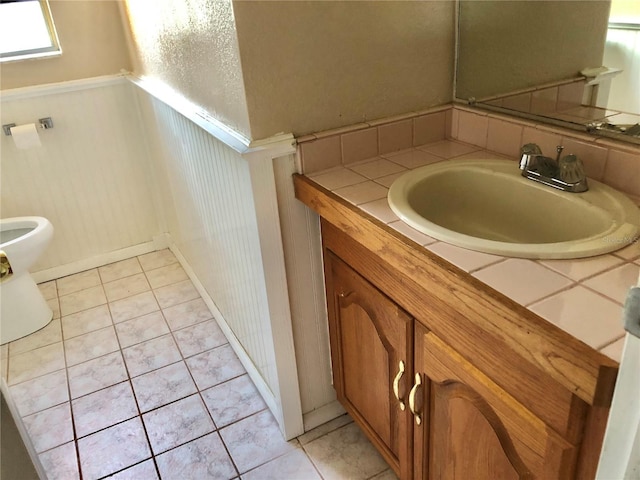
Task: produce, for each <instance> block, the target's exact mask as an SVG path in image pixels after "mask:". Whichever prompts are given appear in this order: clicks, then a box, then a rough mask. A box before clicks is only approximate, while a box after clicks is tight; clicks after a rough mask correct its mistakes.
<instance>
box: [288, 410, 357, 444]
mask: <svg viewBox="0 0 640 480" xmlns="http://www.w3.org/2000/svg"><path fill="white" fill-rule="evenodd" d="M351 422H353V419H352V418H351V417H350V416H349V415H347V414H344V415H340V416H339V417H338V418H334V419H333V420H331V421H329V422H327V423H323V424H322V425H320V426H318V427H316V428H314V429H313V430H309V431H308V432H305V433H304V434H302V435H300V436H299V437H298V441H299V442H300V444H301V445H306V444H307V443H309V442H313V441H314V440H316V439H318V438H320V437H322V436H324V435H326V434H327V433H330V432H333V431H334V430H337V429H338V428H340V427H344V426H345V425H347V424H349V423H351Z"/></svg>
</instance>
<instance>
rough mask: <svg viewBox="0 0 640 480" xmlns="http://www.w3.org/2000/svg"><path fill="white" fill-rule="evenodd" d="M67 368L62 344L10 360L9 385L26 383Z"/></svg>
mask: <svg viewBox="0 0 640 480" xmlns="http://www.w3.org/2000/svg"><path fill="white" fill-rule="evenodd" d="M64 367H65V363H64V351H63V348H62V342H58V343H54V344H52V345H47V346H46V347H40V348H36V349H35V350H30V351H28V352H25V353H21V354H19V355H16V356H11V357H10V358H9V373H8V378H9V382H8V383H9V385H15V384H17V383H21V382H25V381H27V380H31V379H33V378H36V377H40V376H42V375H46V374H47V373H51V372H55V371H56V370H61V369H63V368H64Z"/></svg>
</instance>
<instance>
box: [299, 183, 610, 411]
mask: <svg viewBox="0 0 640 480" xmlns="http://www.w3.org/2000/svg"><path fill="white" fill-rule="evenodd" d="M294 186H295V192H296V198H298V199H299V200H300V201H302V202H303V203H304V204H305V205H307V206H308V207H309V208H311V209H312V210H314V211H315V212H316V213H318V214H319V215H320V216H321V217H323V218H324V219H326V220H327V221H328V222H329V223H331V224H333V225H334V226H336V227H337V228H338V229H340V230H341V231H343V232H344V233H345V234H347V235H348V236H349V237H351V238H353V239H354V240H355V241H357V242H358V243H360V244H361V245H363V246H364V247H365V248H367V249H368V250H370V251H372V252H374V253H375V254H376V255H377V256H379V257H380V258H381V260H383V261H384V262H386V263H388V264H390V265H393V267H394V268H396V269H397V270H398V272H399V273H401V274H402V275H405V276H407V277H409V278H425V279H426V278H428V279H430V290H429V294H430V295H431V296H433V297H435V298H437V299H440V300H442V301H444V302H445V303H447V300H448V301H449V303H450V302H451V300H452V299H453V300H455V301H456V309H457V312H458V313H459V314H460V315H461V316H462V317H464V318H466V319H467V320H469V321H471V322H473V323H474V325H476V326H477V327H479V328H481V329H482V331H484V332H486V333H488V334H489V335H491V336H493V337H495V338H498V339H500V340H501V341H502V342H504V343H505V344H507V345H508V346H509V347H510V348H511V349H513V351H515V352H517V353H518V354H519V355H520V356H521V357H522V358H524V359H525V360H526V361H528V362H529V363H531V364H533V365H535V366H536V367H537V368H539V369H541V370H542V371H544V372H545V373H546V374H548V375H549V376H550V377H551V378H553V379H554V380H555V381H557V382H558V383H559V384H561V385H562V386H563V387H564V388H566V389H567V390H569V391H570V392H572V393H574V394H575V395H577V396H578V397H579V398H581V399H582V400H584V401H585V402H587V403H588V404H590V405H599V406H607V405H609V404H610V402H611V397H612V394H613V387H614V385H615V379H616V376H617V371H618V364H617V362H615V361H613V360H611V359H610V358H608V357H606V356H605V355H603V354H601V353H599V352H597V351H596V350H594V349H592V348H591V347H589V346H588V345H585V344H584V343H582V342H580V341H579V340H578V339H576V338H575V337H573V336H571V335H570V334H568V333H566V332H564V331H563V330H561V329H560V328H558V327H556V326H555V325H553V324H551V323H549V322H548V321H546V320H544V319H542V318H540V317H539V316H537V315H536V314H535V313H533V312H531V311H529V310H527V309H526V308H525V307H523V306H522V305H519V304H517V303H516V302H514V301H513V300H511V299H509V298H507V297H506V296H505V295H503V294H502V293H499V292H497V291H495V290H494V289H492V288H491V287H489V286H487V285H486V284H484V283H483V282H481V281H480V280H478V279H476V278H475V277H473V276H471V275H469V274H468V273H466V272H464V271H462V270H460V269H459V268H457V267H456V266H454V265H451V264H450V263H449V262H447V261H445V260H444V259H442V258H440V257H439V256H437V255H436V254H434V253H433V252H430V251H428V250H427V249H425V248H423V247H420V246H419V245H417V244H416V243H414V242H413V241H412V240H410V239H408V238H406V237H404V236H403V235H402V234H400V233H399V232H397V231H395V230H394V229H392V228H390V227H388V226H387V225H385V224H383V223H382V222H380V221H379V220H377V219H375V218H374V217H372V216H370V215H368V214H367V213H366V212H364V211H362V210H361V209H359V208H358V207H356V206H354V205H351V204H350V203H348V202H346V201H345V200H343V199H341V198H340V197H338V196H337V195H335V194H333V193H332V192H330V191H328V190H327V189H325V188H323V187H321V186H320V185H318V184H316V183H315V182H313V181H312V180H310V179H309V178H307V177H305V176H303V175H294ZM454 297H455V298H454ZM464 298H467V299H468V300H469V302H465V301H462V300H461V299H464ZM469 304H472V305H473V306H471V307H470V306H469ZM478 308H480V309H481V310H482V311H483V312H485V313H489V315H485V316H482V315H478ZM436 333H439V334H441V332H436ZM445 333H446V332H445Z"/></svg>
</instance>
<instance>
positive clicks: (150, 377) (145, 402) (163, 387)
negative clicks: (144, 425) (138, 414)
mask: <svg viewBox="0 0 640 480" xmlns="http://www.w3.org/2000/svg"><path fill="white" fill-rule="evenodd" d="M131 383H132V384H133V390H134V391H135V394H136V398H137V399H138V405H140V411H142V412H147V411H149V410H152V409H154V408H157V407H161V406H162V405H166V404H168V403H171V402H174V401H176V400H179V399H181V398H184V397H188V396H189V395H192V394H194V393H196V392H197V391H198V389H197V388H196V385H195V383H193V379H192V378H191V374H190V373H189V370H188V369H187V366H186V365H185V363H184V362H183V361H180V362H177V363H173V364H171V365H167V366H166V367H162V368H159V369H158V370H154V371H152V372H149V373H146V374H144V375H140V376H139V377H135V378H133V379H131Z"/></svg>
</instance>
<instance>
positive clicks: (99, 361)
mask: <svg viewBox="0 0 640 480" xmlns="http://www.w3.org/2000/svg"><path fill="white" fill-rule="evenodd" d="M68 374H69V390H70V391H71V398H78V397H81V396H83V395H87V394H88V393H92V392H95V391H97V390H100V389H102V388H105V387H110V386H111V385H115V384H116V383H120V382H123V381H125V380H126V379H127V378H128V376H127V370H126V369H125V366H124V361H123V360H122V354H121V353H120V352H119V351H118V352H113V353H109V354H107V355H105V356H103V357H98V358H94V359H93V360H89V361H88V362H84V363H80V364H78V365H74V366H72V367H69V369H68Z"/></svg>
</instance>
